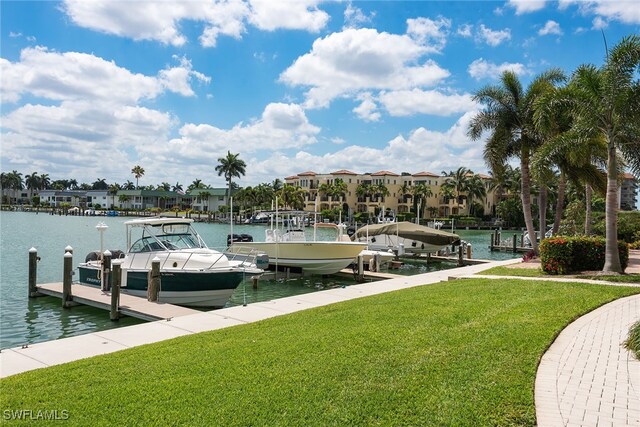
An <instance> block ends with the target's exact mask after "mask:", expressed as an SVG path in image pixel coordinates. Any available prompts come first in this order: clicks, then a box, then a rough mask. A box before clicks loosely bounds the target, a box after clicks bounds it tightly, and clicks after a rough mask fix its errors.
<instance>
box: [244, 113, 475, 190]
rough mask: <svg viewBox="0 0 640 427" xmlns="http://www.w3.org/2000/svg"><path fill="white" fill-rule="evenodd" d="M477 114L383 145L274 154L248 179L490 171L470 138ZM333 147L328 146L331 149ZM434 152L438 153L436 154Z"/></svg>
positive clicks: (258, 163)
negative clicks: (341, 173) (308, 174)
mask: <svg viewBox="0 0 640 427" xmlns="http://www.w3.org/2000/svg"><path fill="white" fill-rule="evenodd" d="M474 113H475V112H468V113H466V114H464V115H463V116H461V117H460V119H458V120H457V121H456V123H455V124H454V125H453V126H451V128H449V129H447V130H445V131H442V132H439V131H434V130H430V129H428V128H424V127H420V128H417V129H414V130H412V131H411V132H410V133H409V135H408V136H403V135H398V136H396V137H395V138H393V139H391V140H390V141H388V142H387V143H386V144H384V146H383V147H382V148H371V147H363V146H358V145H349V146H346V147H344V148H343V149H342V150H339V151H335V152H327V153H326V154H311V153H309V152H306V151H299V152H297V153H296V154H294V155H292V156H287V155H284V154H282V153H274V154H273V155H272V156H271V157H270V158H268V159H265V160H262V161H256V162H252V163H251V164H249V165H248V168H247V171H248V173H251V174H252V175H251V176H250V177H247V181H252V182H254V183H259V182H270V181H272V180H273V177H274V176H289V175H295V174H298V173H300V172H304V171H307V170H313V171H316V172H318V173H328V172H331V171H334V170H339V169H349V170H352V171H354V172H356V173H364V172H373V171H375V170H381V169H386V170H389V169H390V170H392V171H394V172H396V173H400V172H402V171H409V172H420V171H423V170H428V171H432V172H435V173H439V172H440V171H442V170H455V169H457V168H458V167H460V165H461V164H464V165H465V166H466V167H468V168H471V169H472V170H474V171H476V172H484V171H486V165H485V164H484V161H483V160H482V159H483V157H482V150H483V147H484V144H483V143H482V142H480V141H475V142H473V141H470V140H469V138H468V137H467V135H466V131H467V127H468V125H469V122H470V120H471V118H472V117H473V114H474ZM331 148H332V147H328V149H331ZM433 153H438V155H437V156H434V154H433ZM274 164H275V165H278V168H275V167H274ZM390 165H391V166H390ZM249 170H251V172H249Z"/></svg>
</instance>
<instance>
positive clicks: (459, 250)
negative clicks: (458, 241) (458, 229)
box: [458, 245, 464, 267]
mask: <svg viewBox="0 0 640 427" xmlns="http://www.w3.org/2000/svg"><path fill="white" fill-rule="evenodd" d="M463 265H464V259H463V257H462V245H460V246H458V267H462V266H463Z"/></svg>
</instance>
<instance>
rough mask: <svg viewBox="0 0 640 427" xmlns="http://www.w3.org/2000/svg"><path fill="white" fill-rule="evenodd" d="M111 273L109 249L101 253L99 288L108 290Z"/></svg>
mask: <svg viewBox="0 0 640 427" xmlns="http://www.w3.org/2000/svg"><path fill="white" fill-rule="evenodd" d="M110 273H111V252H110V251H109V250H106V251H104V253H103V254H102V274H101V277H102V280H101V281H100V288H101V289H102V290H103V291H108V290H109V285H110V283H109V276H110Z"/></svg>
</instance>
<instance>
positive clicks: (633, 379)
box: [535, 295, 640, 427]
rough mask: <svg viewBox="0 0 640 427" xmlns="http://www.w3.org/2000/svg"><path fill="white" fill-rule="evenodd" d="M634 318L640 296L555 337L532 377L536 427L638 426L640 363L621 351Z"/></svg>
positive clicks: (587, 317) (589, 316) (597, 313)
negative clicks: (533, 379)
mask: <svg viewBox="0 0 640 427" xmlns="http://www.w3.org/2000/svg"><path fill="white" fill-rule="evenodd" d="M639 319H640V295H634V296H630V297H626V298H621V299H619V300H616V301H613V302H611V303H609V304H606V305H604V306H602V307H600V308H598V309H596V310H594V311H592V312H591V313H588V314H586V315H585V316H582V317H580V318H579V319H578V320H576V321H575V322H573V323H571V324H570V325H569V326H567V327H566V328H565V329H564V330H563V331H562V332H561V333H560V335H558V337H557V338H556V340H555V341H554V342H553V344H552V345H551V347H550V348H549V350H547V352H546V353H545V354H544V356H543V357H542V360H541V362H540V366H539V367H538V372H537V375H536V385H535V402H536V418H537V420H538V425H539V426H541V427H544V426H550V427H557V426H616V427H617V426H640V361H638V360H635V359H634V358H633V356H631V353H630V352H628V351H627V350H626V349H625V348H624V346H623V342H624V341H625V340H626V339H627V336H628V333H629V328H630V327H631V325H632V324H633V323H634V322H636V321H637V320H639Z"/></svg>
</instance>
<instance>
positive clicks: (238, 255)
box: [225, 244, 263, 268]
mask: <svg viewBox="0 0 640 427" xmlns="http://www.w3.org/2000/svg"><path fill="white" fill-rule="evenodd" d="M262 254H263V253H262V252H260V251H258V250H257V249H256V248H253V247H251V246H238V245H235V244H234V245H233V247H232V248H229V250H227V252H226V253H225V255H226V256H227V258H228V259H229V261H239V262H240V264H239V266H240V267H245V268H249V267H255V266H256V263H257V259H258V256H260V255H262Z"/></svg>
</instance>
